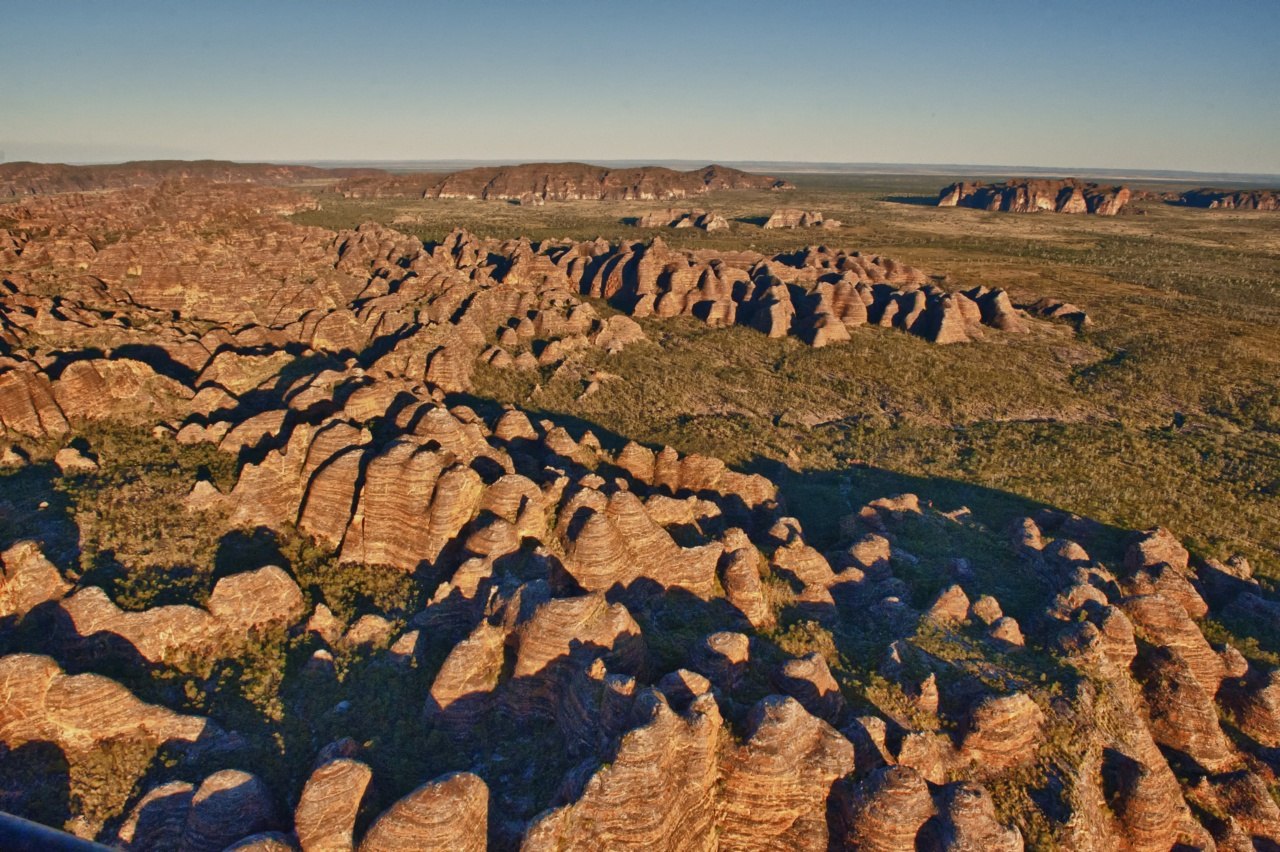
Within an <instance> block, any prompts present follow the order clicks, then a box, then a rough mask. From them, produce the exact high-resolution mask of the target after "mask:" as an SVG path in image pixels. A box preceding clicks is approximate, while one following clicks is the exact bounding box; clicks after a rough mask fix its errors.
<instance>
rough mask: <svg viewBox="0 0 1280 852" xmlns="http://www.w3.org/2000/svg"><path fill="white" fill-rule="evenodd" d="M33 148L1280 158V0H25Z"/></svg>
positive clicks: (381, 154) (15, 42)
mask: <svg viewBox="0 0 1280 852" xmlns="http://www.w3.org/2000/svg"><path fill="white" fill-rule="evenodd" d="M0 14H2V16H3V17H2V18H0V19H3V20H4V21H5V22H6V23H5V31H6V36H7V37H6V38H5V39H4V46H3V49H0V150H3V152H4V156H5V158H6V159H7V160H10V161H12V160H19V159H28V160H38V161H67V162H111V161H119V160H124V159H142V158H158V157H173V158H202V157H213V158H225V159H236V160H294V161H296V160H379V159H396V160H424V159H509V160H513V161H529V160H566V159H577V160H592V159H595V160H604V159H615V160H616V159H631V160H646V159H651V160H659V159H684V160H699V161H707V162H711V161H735V160H783V161H810V162H893V163H986V164H1007V165H1028V166H1062V167H1082V168H1087V167H1092V168H1134V169H1178V170H1193V171H1215V172H1225V171H1230V172H1252V173H1270V174H1280V49H1278V45H1280V0H1256V2H1248V1H1247V0H1234V2H1233V0H1219V2H1209V0H1205V2H1190V1H1189V0H1166V2H1159V0H1149V2H1147V1H1143V2H1139V0H1112V2H1092V0H1077V2H1067V0H1045V1H1044V2H1028V0H1000V1H999V2H995V1H994V0H993V1H992V2H976V0H974V2H965V0H939V1H938V2H923V0H922V1H921V2H910V0H902V2H855V1H854V0H846V2H839V0H790V2H755V0H739V2H667V0H649V1H648V2H631V3H621V2H608V0H600V2H594V3H593V2H557V3H552V2H540V0H525V2H515V1H514V0H507V2H490V3H484V2H474V3H466V4H463V3H439V2H407V0H370V1H369V2H362V3H358V4H357V3H337V2H330V0H311V2H291V1H290V0H259V2H241V0H219V2H202V3H195V2H185V0H171V2H140V1H139V0H117V2H88V1H87V0H86V2H71V0H67V1H66V2H58V1H57V0H51V2H45V3H32V2H21V3H19V2H14V0H0Z"/></svg>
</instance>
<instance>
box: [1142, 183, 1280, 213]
mask: <svg viewBox="0 0 1280 852" xmlns="http://www.w3.org/2000/svg"><path fill="white" fill-rule="evenodd" d="M1167 200H1170V201H1172V202H1173V203H1174V204H1180V205H1182V206H1184V207H1207V208H1212V209H1217V210H1280V189H1247V190H1230V189H1210V188H1208V187H1203V188H1201V189H1193V190H1190V191H1188V192H1183V193H1180V194H1178V195H1176V196H1174V197H1173V198H1170V199H1167Z"/></svg>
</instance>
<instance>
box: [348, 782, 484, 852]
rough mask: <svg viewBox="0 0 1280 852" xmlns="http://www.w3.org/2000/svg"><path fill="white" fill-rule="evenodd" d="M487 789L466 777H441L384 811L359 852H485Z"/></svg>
mask: <svg viewBox="0 0 1280 852" xmlns="http://www.w3.org/2000/svg"><path fill="white" fill-rule="evenodd" d="M488 820H489V788H488V787H487V786H485V783H484V782H483V781H482V780H480V779H479V778H477V777H476V776H475V775H472V774H471V773H469V772H458V773H454V774H452V775H445V776H442V777H440V778H437V779H435V780H434V781H430V782H428V783H427V784H424V785H422V786H421V787H419V788H418V789H416V790H414V791H413V792H412V793H410V794H409V795H407V796H405V797H404V798H403V799H401V800H400V801H398V802H396V803H395V804H394V805H392V806H391V807H390V808H389V809H388V810H387V811H385V812H384V813H383V814H382V815H381V816H379V817H378V819H377V820H376V821H375V822H374V823H373V825H372V826H371V827H370V828H369V831H368V833H367V834H366V835H365V836H364V839H363V840H362V841H360V852H409V850H424V852H445V851H446V850H449V852H453V850H460V852H483V850H484V849H486V848H487V845H486V838H485V831H484V830H483V827H484V826H485V825H486V824H487V823H488Z"/></svg>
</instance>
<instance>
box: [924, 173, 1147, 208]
mask: <svg viewBox="0 0 1280 852" xmlns="http://www.w3.org/2000/svg"><path fill="white" fill-rule="evenodd" d="M1131 194H1132V193H1131V192H1130V190H1129V188H1128V187H1127V186H1102V185H1100V184H1096V183H1086V182H1084V181H1079V180H1076V179H1075V178H1066V179H1064V180H1032V179H1020V180H1011V181H1008V182H1006V183H992V184H985V183H968V182H966V181H960V182H957V183H953V184H951V185H950V186H948V187H947V188H946V189H944V190H942V192H941V193H939V194H938V206H939V207H974V208H976V209H978V210H1000V211H1003V212H1006V213H1039V212H1042V211H1044V212H1049V213H1092V214H1094V215H1096V216H1114V215H1116V214H1117V213H1119V212H1120V210H1121V208H1123V207H1124V206H1125V204H1127V203H1128V201H1129V197H1130V195H1131Z"/></svg>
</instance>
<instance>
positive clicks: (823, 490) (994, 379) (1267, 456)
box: [296, 175, 1280, 578]
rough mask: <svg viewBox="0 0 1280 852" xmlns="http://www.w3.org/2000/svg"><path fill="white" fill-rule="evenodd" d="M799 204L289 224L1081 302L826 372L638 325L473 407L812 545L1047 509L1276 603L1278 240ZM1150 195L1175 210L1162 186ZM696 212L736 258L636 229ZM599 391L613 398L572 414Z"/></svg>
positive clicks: (898, 339) (1201, 230) (778, 352)
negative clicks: (499, 405) (809, 254)
mask: <svg viewBox="0 0 1280 852" xmlns="http://www.w3.org/2000/svg"><path fill="white" fill-rule="evenodd" d="M787 177H788V179H790V180H791V181H792V182H793V183H795V184H796V187H797V188H796V189H795V190H794V191H790V192H783V193H777V192H741V193H719V194H712V195H708V196H704V197H702V198H698V199H692V200H690V201H689V202H688V203H687V204H679V203H675V204H673V203H670V202H562V203H548V204H546V205H545V206H541V207H531V206H518V205H512V204H506V203H502V202H484V201H467V200H406V199H379V200H347V199H341V198H338V197H336V196H332V195H324V196H322V203H321V207H320V209H319V210H316V211H310V212H307V213H304V214H301V215H299V216H298V217H296V219H297V221H300V222H305V223H310V224H321V225H325V226H328V227H350V226H353V225H355V224H357V223H359V222H362V221H369V220H375V221H381V222H384V223H387V224H392V223H396V225H395V226H396V227H398V228H400V229H402V230H405V231H407V232H410V233H414V234H416V235H417V236H419V237H420V238H422V239H423V240H424V241H428V242H429V241H434V240H439V239H441V238H442V237H443V236H444V235H445V234H447V233H448V232H449V231H450V230H452V229H453V228H454V227H457V226H462V227H466V228H468V229H470V230H472V231H473V232H475V233H477V234H479V235H481V236H488V237H495V238H504V239H505V238H510V237H513V236H516V235H524V236H527V237H529V238H531V239H534V240H540V239H552V238H574V239H589V238H594V237H597V236H603V237H605V238H607V239H610V240H615V241H618V240H647V239H650V238H651V237H653V236H655V235H661V236H662V237H663V239H665V240H666V241H667V242H668V243H669V244H670V245H672V246H675V247H687V248H716V249H743V248H752V249H755V250H758V251H762V252H767V253H773V252H781V251H791V250H795V249H797V248H802V247H804V246H805V245H808V244H811V243H823V244H826V245H828V246H831V247H838V248H845V249H850V250H853V249H857V250H861V251H863V252H866V253H869V254H884V255H887V256H890V257H893V258H895V259H897V260H900V261H905V262H907V263H910V264H912V265H915V266H919V267H921V268H923V269H925V270H926V271H928V272H930V273H933V274H946V275H949V276H950V278H951V280H952V282H953V284H954V285H956V286H971V285H975V284H986V285H989V286H1000V287H1005V288H1006V289H1008V290H1009V291H1010V293H1011V295H1012V296H1013V298H1014V300H1015V302H1030V301H1034V300H1035V299H1037V298H1039V297H1041V296H1053V297H1055V298H1059V299H1064V300H1067V301H1070V302H1072V303H1074V304H1076V305H1078V306H1080V307H1082V308H1084V309H1085V310H1086V311H1087V312H1088V313H1089V315H1090V317H1091V319H1092V324H1091V325H1090V326H1089V327H1088V328H1087V329H1083V330H1080V331H1077V330H1076V329H1075V328H1074V327H1072V326H1069V325H1065V324H1059V323H1044V324H1041V325H1040V326H1039V327H1038V328H1037V329H1036V330H1035V331H1034V332H1033V333H1032V334H1030V335H1027V336H1025V337H1021V336H1016V337H1015V336H1010V335H1002V334H1000V333H991V334H989V335H988V338H987V340H985V341H982V342H978V343H972V344H966V345H959V346H950V347H943V346H935V345H932V344H929V343H926V342H924V341H921V340H918V339H916V338H913V337H910V336H908V335H904V334H901V333H897V332H893V331H887V330H883V329H878V328H864V329H861V330H859V331H858V332H857V333H856V334H855V335H854V338H853V341H852V342H851V343H849V344H844V345H839V346H832V347H829V348H826V349H821V350H814V349H811V348H809V347H807V346H805V345H803V344H802V343H799V342H798V341H795V340H790V339H787V340H770V339H768V338H765V337H764V336H762V335H759V334H757V333H755V332H753V331H750V330H748V329H743V328H737V329H728V330H713V329H707V328H705V327H704V326H702V325H701V324H699V323H697V322H695V321H692V320H676V321H660V320H646V321H645V322H644V326H645V330H646V332H647V333H648V335H649V338H650V340H651V341H653V344H652V345H644V346H636V347H632V348H630V349H628V350H627V351H626V352H624V353H622V354H620V355H615V356H607V355H604V354H601V353H592V354H590V355H588V356H587V360H586V361H585V362H584V363H583V364H582V365H581V368H580V369H561V370H559V371H553V370H544V371H542V372H541V373H538V374H532V373H526V374H520V373H514V372H503V371H497V370H490V369H481V370H480V371H479V372H478V373H477V385H476V389H475V396H476V397H478V398H483V399H489V400H497V401H501V402H515V403H518V404H520V405H523V406H525V407H527V408H530V409H533V410H535V411H542V412H545V413H547V414H548V415H556V416H560V417H565V418H571V419H575V420H578V421H581V422H582V423H583V424H585V425H589V426H591V427H592V428H594V429H596V431H597V432H599V433H601V434H602V436H604V437H606V438H607V437H608V436H609V435H613V436H615V438H620V436H626V437H628V438H635V439H637V440H640V441H644V442H648V443H652V444H671V445H672V446H675V447H677V448H678V449H680V450H682V451H686V452H692V451H698V452H706V453H714V454H716V455H719V456H722V457H724V458H725V459H726V460H728V461H730V462H731V463H733V464H735V465H737V466H739V467H742V468H745V469H751V470H759V471H761V472H765V473H768V474H769V475H771V476H774V477H778V478H780V479H781V480H782V482H783V484H784V487H785V493H786V495H787V496H788V498H789V505H790V507H791V509H792V511H793V512H795V513H796V514H797V515H798V516H799V517H800V518H801V519H802V520H803V521H805V522H806V525H807V528H809V529H810V530H811V532H813V533H818V534H819V535H822V534H823V533H824V532H825V531H830V532H831V533H832V534H834V523H833V521H832V517H833V515H834V513H833V512H832V511H831V509H832V507H833V506H837V507H839V508H843V507H844V506H845V505H846V504H850V503H855V502H857V500H860V499H864V498H869V497H874V496H879V495H880V494H884V493H887V491H891V490H894V489H895V488H896V489H897V490H912V491H915V492H918V493H920V494H921V495H922V496H926V497H929V498H932V499H934V500H936V501H938V502H939V503H940V504H941V505H943V506H944V507H946V508H954V507H955V506H957V505H961V504H966V505H970V506H974V507H975V508H976V505H975V504H977V503H979V502H981V503H984V504H986V508H987V509H988V510H989V511H994V512H996V513H997V514H996V517H998V516H1000V515H1009V516H1012V515H1013V514H1016V513H1018V512H1022V511H1026V509H1027V508H1028V507H1029V506H1031V505H1033V504H1047V505H1050V506H1054V507H1057V508H1062V509H1066V510H1069V511H1073V512H1077V513H1080V514H1083V515H1088V516H1092V517H1096V518H1098V519H1099V520H1101V521H1103V522H1106V523H1110V524H1115V525H1117V526H1122V527H1141V526H1149V525H1154V524H1157V523H1160V524H1164V525H1167V526H1169V527H1171V528H1172V529H1174V530H1175V531H1176V532H1177V533H1178V534H1179V535H1181V536H1183V537H1184V538H1186V539H1188V541H1189V543H1190V544H1191V545H1192V546H1193V548H1194V549H1196V550H1197V551H1198V552H1200V553H1201V554H1203V555H1207V556H1217V557H1223V556H1226V555H1228V554H1230V553H1232V552H1240V553H1243V554H1245V555H1246V556H1248V557H1249V558H1250V559H1251V560H1252V561H1253V562H1254V564H1255V567H1256V568H1258V569H1260V571H1261V573H1263V574H1265V575H1267V576H1270V577H1273V578H1280V217H1277V216H1276V215H1275V214H1274V213H1265V212H1263V213H1250V212H1230V211H1209V210H1199V209H1188V208H1179V207H1174V206H1171V205H1168V204H1164V203H1162V202H1160V201H1158V200H1155V199H1147V200H1139V201H1137V202H1135V203H1133V204H1131V205H1130V209H1129V210H1126V212H1125V213H1124V214H1122V215H1120V216H1117V217H1114V218H1100V217H1093V216H1088V217H1086V216H1059V215H1052V214H1038V215H1020V214H1007V213H989V212H985V211H978V210H967V209H939V208H936V207H932V206H929V201H930V197H931V196H933V195H934V194H935V193H936V192H937V190H938V189H939V188H940V187H941V186H942V185H944V184H945V183H947V182H948V181H949V180H950V178H948V177H930V176H841V175H788V176H787ZM1151 188H1152V189H1169V188H1171V187H1169V186H1153V187H1151ZM669 206H674V207H697V208H702V209H710V210H714V211H716V212H720V213H722V214H724V215H725V216H726V217H727V218H729V219H730V221H731V227H730V229H729V230H728V231H727V232H721V233H717V234H706V233H703V232H701V231H696V230H693V229H682V230H672V229H660V230H648V229H640V228H637V227H635V226H633V225H630V224H628V221H629V220H632V219H633V218H634V217H638V216H641V215H643V214H644V213H645V212H648V211H650V210H655V209H661V208H665V207H669ZM780 206H788V207H803V208H806V209H817V210H821V211H822V212H823V213H824V214H825V215H826V216H827V218H835V219H839V220H840V221H841V222H843V223H844V227H842V228H841V229H839V230H835V231H827V230H821V231H819V230H814V231H765V230H763V229H762V228H761V227H760V226H759V224H760V223H761V222H763V220H764V218H765V217H767V216H768V215H769V213H770V212H771V211H772V210H773V209H774V208H776V207H780ZM591 369H602V370H606V371H608V372H610V373H614V374H616V375H618V376H619V377H620V378H619V379H617V380H613V381H609V382H607V383H606V384H605V385H604V386H603V388H602V390H601V392H599V393H596V394H593V395H591V396H588V397H586V398H583V399H579V397H580V396H581V392H582V389H583V386H584V381H583V377H584V376H585V375H586V374H587V373H588V372H589V371H590V370H591Z"/></svg>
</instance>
